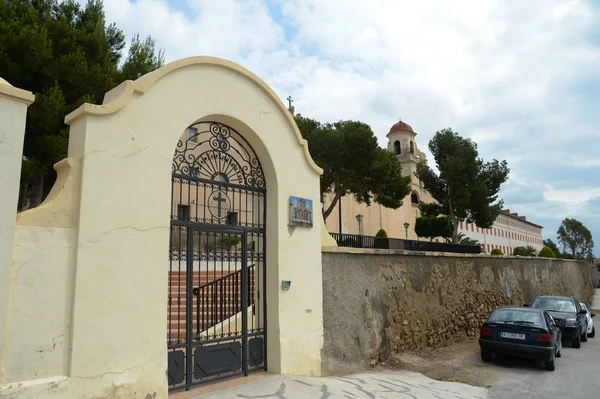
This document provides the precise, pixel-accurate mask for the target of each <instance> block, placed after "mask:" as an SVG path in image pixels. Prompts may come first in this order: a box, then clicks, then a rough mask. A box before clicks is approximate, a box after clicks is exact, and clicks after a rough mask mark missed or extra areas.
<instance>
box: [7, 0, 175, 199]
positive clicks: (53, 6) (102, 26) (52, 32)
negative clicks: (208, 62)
mask: <svg viewBox="0 0 600 399" xmlns="http://www.w3.org/2000/svg"><path fill="white" fill-rule="evenodd" d="M0 22H1V23H0V76H2V77H3V78H4V79H6V80H7V81H8V82H9V83H11V84H12V85H14V86H16V87H19V88H22V89H26V90H29V91H31V92H33V93H34V94H35V96H36V101H35V102H34V103H33V104H32V105H31V106H30V107H29V111H28V115H27V125H26V131H25V143H24V155H25V156H26V161H24V163H23V170H22V174H21V175H22V177H21V195H20V198H19V209H21V210H22V209H23V208H24V207H25V204H26V202H27V201H26V199H27V197H30V203H29V205H28V207H34V206H37V205H38V204H39V203H40V202H41V200H42V197H43V195H44V194H45V193H47V192H48V191H49V189H50V186H51V183H52V182H53V180H54V178H55V176H54V173H53V170H52V165H53V164H54V163H56V162H57V161H59V160H61V159H62V158H64V157H65V156H66V155H67V145H68V128H67V126H65V125H64V123H63V120H64V117H65V115H67V114H68V113H69V112H71V111H73V110H74V109H76V108H77V107H79V106H80V105H81V104H83V103H85V102H89V103H101V102H102V99H103V97H104V93H106V92H107V91H108V90H110V89H112V88H113V87H114V86H116V85H117V84H119V83H120V82H121V81H123V80H126V79H136V78H138V77H139V76H141V75H143V74H145V73H147V72H150V71H152V70H153V69H155V68H157V67H159V66H161V65H162V64H163V63H164V56H163V53H162V52H159V53H158V54H156V52H155V43H154V40H153V39H152V38H150V37H148V38H146V39H145V40H144V41H140V39H139V36H135V37H134V38H133V40H132V42H131V46H130V48H129V52H128V55H127V57H126V58H125V60H124V62H122V63H121V64H120V62H121V58H122V55H123V50H124V48H125V37H124V35H123V32H122V31H121V30H120V29H118V28H117V26H116V25H115V24H110V25H107V23H106V19H105V15H104V8H103V4H102V1H100V0H89V1H88V3H87V4H86V5H85V6H81V5H79V4H78V3H77V2H75V1H74V0H66V1H60V2H59V1H58V0H36V1H33V0H12V1H0ZM27 194H29V195H27Z"/></svg>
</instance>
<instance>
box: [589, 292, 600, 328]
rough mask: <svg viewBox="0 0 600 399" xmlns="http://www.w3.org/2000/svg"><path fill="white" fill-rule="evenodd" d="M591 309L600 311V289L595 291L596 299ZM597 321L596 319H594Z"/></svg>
mask: <svg viewBox="0 0 600 399" xmlns="http://www.w3.org/2000/svg"><path fill="white" fill-rule="evenodd" d="M589 307H590V308H591V309H598V310H600V288H596V289H595V290H594V299H593V300H592V306H589ZM594 321H595V319H594Z"/></svg>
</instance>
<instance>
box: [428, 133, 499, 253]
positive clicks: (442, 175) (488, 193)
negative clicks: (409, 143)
mask: <svg viewBox="0 0 600 399" xmlns="http://www.w3.org/2000/svg"><path fill="white" fill-rule="evenodd" d="M429 150H430V151H431V153H432V154H433V158H434V160H435V163H436V166H437V169H438V170H439V173H436V172H435V171H434V170H433V169H432V168H431V167H430V166H428V165H427V164H426V163H425V162H421V163H420V164H419V165H418V166H417V172H416V175H417V177H418V178H419V179H420V180H421V182H422V183H423V187H424V188H425V189H426V190H427V191H428V192H429V193H430V194H431V196H432V197H433V198H434V199H435V200H436V201H437V203H435V202H434V203H425V202H421V204H420V205H419V209H420V210H421V213H422V215H423V216H437V215H447V216H450V217H451V218H452V223H453V228H454V234H453V242H457V238H458V225H459V222H461V221H464V220H466V221H467V222H469V223H474V224H475V225H477V226H478V227H480V228H484V229H485V228H490V227H491V226H492V224H493V223H494V221H495V220H496V217H497V216H498V214H499V213H500V211H501V210H502V205H503V201H502V200H500V199H499V198H498V192H499V191H500V185H501V184H502V183H504V182H505V181H506V180H507V178H508V173H509V171H510V170H509V168H508V166H507V164H506V161H502V162H499V161H498V160H496V159H494V160H492V161H491V162H483V160H482V159H480V158H479V154H478V152H477V144H476V143H474V142H473V141H472V140H471V139H468V138H463V137H461V136H459V135H458V133H455V132H453V131H452V129H450V128H446V129H442V130H440V131H438V132H436V134H435V135H434V137H433V138H432V139H431V141H430V142H429Z"/></svg>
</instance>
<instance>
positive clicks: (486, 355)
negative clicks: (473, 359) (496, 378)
mask: <svg viewBox="0 0 600 399" xmlns="http://www.w3.org/2000/svg"><path fill="white" fill-rule="evenodd" d="M481 360H483V361H484V362H490V361H492V351H489V350H483V349H482V350H481Z"/></svg>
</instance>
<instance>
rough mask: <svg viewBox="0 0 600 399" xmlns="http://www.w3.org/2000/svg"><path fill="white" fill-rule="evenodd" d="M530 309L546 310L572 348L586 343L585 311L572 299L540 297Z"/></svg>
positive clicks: (550, 296) (551, 296)
mask: <svg viewBox="0 0 600 399" xmlns="http://www.w3.org/2000/svg"><path fill="white" fill-rule="evenodd" d="M531 307H532V308H535V309H544V310H547V311H548V313H550V315H551V316H552V318H553V319H554V321H556V324H558V326H559V327H560V330H561V331H562V336H563V339H564V340H565V341H571V344H572V345H573V348H580V347H581V343H582V342H586V341H587V318H586V314H587V311H586V310H585V309H582V308H581V305H580V304H579V301H578V300H577V299H575V298H574V297H570V296H553V295H540V296H538V297H537V298H535V300H534V301H533V303H532V304H531Z"/></svg>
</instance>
